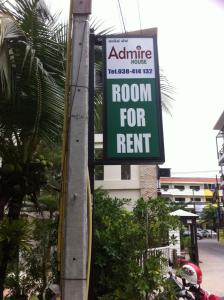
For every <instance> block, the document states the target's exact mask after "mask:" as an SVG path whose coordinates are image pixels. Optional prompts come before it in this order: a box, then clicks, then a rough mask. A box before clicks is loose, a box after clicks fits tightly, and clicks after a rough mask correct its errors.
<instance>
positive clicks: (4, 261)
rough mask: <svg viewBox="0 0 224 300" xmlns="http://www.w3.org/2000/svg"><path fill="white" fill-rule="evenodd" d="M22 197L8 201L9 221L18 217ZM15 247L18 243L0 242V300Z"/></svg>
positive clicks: (0, 299)
mask: <svg viewBox="0 0 224 300" xmlns="http://www.w3.org/2000/svg"><path fill="white" fill-rule="evenodd" d="M23 197H24V196H23V195H20V197H18V198H16V199H15V198H14V199H12V200H11V201H10V203H9V210H8V216H7V217H8V219H9V221H12V220H17V219H18V218H19V216H20V212H21V208H22V200H23ZM3 215H4V214H3ZM17 247H18V245H15V244H12V243H11V242H8V241H7V240H5V241H2V242H1V243H0V300H3V291H4V284H5V279H6V276H7V267H8V263H9V261H10V260H11V259H12V258H13V257H12V256H13V253H15V251H16V249H17Z"/></svg>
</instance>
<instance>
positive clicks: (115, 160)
mask: <svg viewBox="0 0 224 300" xmlns="http://www.w3.org/2000/svg"><path fill="white" fill-rule="evenodd" d="M108 38H109V39H111V38H112V39H116V38H118V39H122V38H123V39H133V38H135V39H136V38H138V39H139V38H140V39H141V38H149V39H152V41H153V55H154V67H155V91H156V95H155V99H154V101H155V102H156V103H155V106H156V119H157V130H158V148H159V151H158V152H159V154H158V155H157V156H150V154H149V156H148V157H125V156H122V157H111V156H109V155H108V139H109V136H108V134H107V133H108V125H107V124H108V122H107V121H108V120H107V111H108V103H107V94H108V93H107V60H106V41H107V39H108ZM102 46H103V63H104V67H103V160H102V162H103V164H110V165H114V164H118V165H121V164H132V165H133V164H162V163H164V162H165V153H164V139H163V121H162V107H161V92H160V77H159V62H158V46H157V34H156V33H154V34H151V35H148V34H147V35H145V34H144V35H139V34H134V35H125V34H124V35H121V34H118V35H116V34H115V35H105V36H102ZM100 163H101V162H100V161H99V162H98V163H97V164H100Z"/></svg>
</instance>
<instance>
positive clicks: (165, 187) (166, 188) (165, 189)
mask: <svg viewBox="0 0 224 300" xmlns="http://www.w3.org/2000/svg"><path fill="white" fill-rule="evenodd" d="M161 189H162V190H164V191H167V190H168V189H169V185H168V184H162V185H161Z"/></svg>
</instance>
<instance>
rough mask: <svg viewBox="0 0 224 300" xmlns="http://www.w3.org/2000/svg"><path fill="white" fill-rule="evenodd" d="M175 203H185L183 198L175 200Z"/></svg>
mask: <svg viewBox="0 0 224 300" xmlns="http://www.w3.org/2000/svg"><path fill="white" fill-rule="evenodd" d="M175 201H176V202H185V198H175Z"/></svg>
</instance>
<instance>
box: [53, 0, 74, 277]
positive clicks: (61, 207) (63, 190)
mask: <svg viewBox="0 0 224 300" xmlns="http://www.w3.org/2000/svg"><path fill="white" fill-rule="evenodd" d="M73 5H74V1H70V10H69V23H68V31H67V62H66V81H65V97H64V126H63V145H62V161H61V165H62V167H61V172H62V184H61V195H60V201H59V225H58V245H57V250H58V251H57V260H58V271H59V272H60V271H62V262H63V250H62V249H63V247H64V230H63V228H64V217H65V210H64V207H65V202H66V193H67V186H66V184H67V176H68V175H67V158H68V156H67V154H68V146H67V144H68V128H69V122H68V111H69V93H70V86H69V82H70V77H71V31H72V20H73V18H72V11H73Z"/></svg>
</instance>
